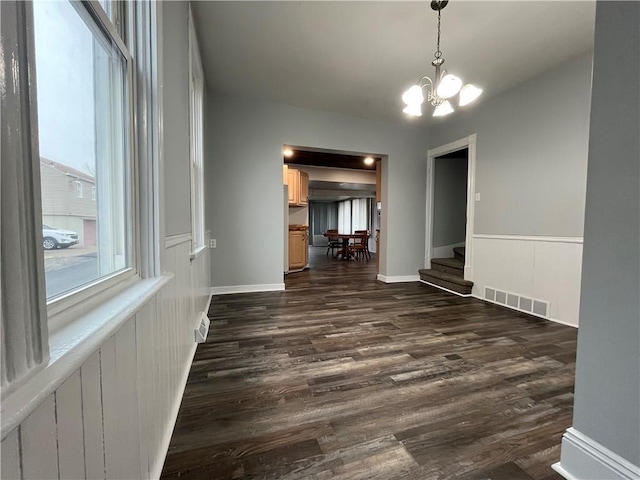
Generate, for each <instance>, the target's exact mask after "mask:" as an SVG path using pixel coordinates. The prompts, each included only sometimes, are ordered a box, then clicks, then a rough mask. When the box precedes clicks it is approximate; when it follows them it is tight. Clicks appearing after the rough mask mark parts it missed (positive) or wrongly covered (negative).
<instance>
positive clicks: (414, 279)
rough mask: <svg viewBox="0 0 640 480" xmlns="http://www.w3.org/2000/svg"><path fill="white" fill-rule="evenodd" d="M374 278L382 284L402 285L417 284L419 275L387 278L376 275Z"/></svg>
mask: <svg viewBox="0 0 640 480" xmlns="http://www.w3.org/2000/svg"><path fill="white" fill-rule="evenodd" d="M376 278H377V279H378V280H380V281H381V282H384V283H403V282H419V281H420V275H404V276H396V277H388V276H386V275H381V274H378V276H377V277H376Z"/></svg>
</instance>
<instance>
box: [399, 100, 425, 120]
mask: <svg viewBox="0 0 640 480" xmlns="http://www.w3.org/2000/svg"><path fill="white" fill-rule="evenodd" d="M402 111H403V112H404V113H406V114H407V115H411V116H412V117H421V116H422V108H420V104H419V103H413V104H411V105H407V106H406V107H404V109H403V110H402Z"/></svg>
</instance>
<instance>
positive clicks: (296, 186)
mask: <svg viewBox="0 0 640 480" xmlns="http://www.w3.org/2000/svg"><path fill="white" fill-rule="evenodd" d="M287 185H288V186H289V206H290V207H306V206H307V205H308V204H309V175H308V174H307V173H306V172H302V171H300V170H296V169H295V168H288V169H287Z"/></svg>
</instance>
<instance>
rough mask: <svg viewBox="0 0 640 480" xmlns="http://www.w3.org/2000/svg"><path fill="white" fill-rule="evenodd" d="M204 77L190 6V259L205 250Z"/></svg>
mask: <svg viewBox="0 0 640 480" xmlns="http://www.w3.org/2000/svg"><path fill="white" fill-rule="evenodd" d="M203 115H204V74H203V71H202V61H201V59H200V49H199V47H198V37H197V35H196V28H195V24H194V21H193V11H192V10H191V5H189V137H190V142H189V156H190V162H189V163H190V170H191V243H192V255H191V257H192V258H195V256H196V255H197V254H198V253H200V252H201V251H203V250H204V248H205V244H204V242H205V240H204V238H205V234H204V168H203V153H204V152H203V122H204V118H203Z"/></svg>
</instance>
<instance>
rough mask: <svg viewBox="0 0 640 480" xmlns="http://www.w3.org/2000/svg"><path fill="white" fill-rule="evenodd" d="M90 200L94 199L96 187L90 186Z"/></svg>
mask: <svg viewBox="0 0 640 480" xmlns="http://www.w3.org/2000/svg"><path fill="white" fill-rule="evenodd" d="M91 200H93V201H94V202H95V200H96V187H91Z"/></svg>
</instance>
